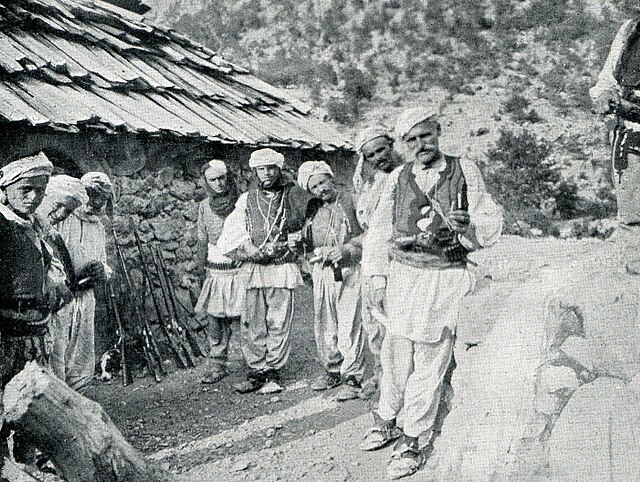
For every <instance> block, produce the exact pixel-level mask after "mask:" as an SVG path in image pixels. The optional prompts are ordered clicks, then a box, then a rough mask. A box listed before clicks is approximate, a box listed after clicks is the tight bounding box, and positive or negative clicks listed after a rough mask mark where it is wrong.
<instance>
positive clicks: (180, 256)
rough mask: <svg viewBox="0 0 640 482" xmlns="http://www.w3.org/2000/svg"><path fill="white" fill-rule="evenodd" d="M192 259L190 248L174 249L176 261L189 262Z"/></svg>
mask: <svg viewBox="0 0 640 482" xmlns="http://www.w3.org/2000/svg"><path fill="white" fill-rule="evenodd" d="M192 258H193V251H191V248H188V247H186V246H185V247H182V248H178V249H176V259H177V260H178V261H189V260H190V259H192Z"/></svg>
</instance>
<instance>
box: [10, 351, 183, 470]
mask: <svg viewBox="0 0 640 482" xmlns="http://www.w3.org/2000/svg"><path fill="white" fill-rule="evenodd" d="M3 402H4V408H5V413H4V423H6V424H8V425H9V426H10V427H12V428H14V429H15V430H20V431H22V432H23V433H25V434H27V435H28V436H29V438H30V440H31V441H33V443H34V445H36V447H38V448H39V449H40V450H41V451H42V452H43V453H44V454H45V455H46V456H48V457H49V458H50V459H51V461H52V462H53V463H54V465H55V466H56V468H57V469H58V471H59V473H60V475H61V476H62V477H64V479H65V480H68V481H69V482H75V481H78V482H80V481H82V482H87V481H97V482H103V481H104V482H106V481H109V482H119V481H131V480H135V481H139V482H147V481H148V482H160V481H170V480H174V479H173V477H172V476H171V475H170V474H169V473H167V472H165V471H163V470H161V469H160V468H157V467H154V466H153V465H151V464H150V463H149V462H148V461H147V460H146V459H145V458H144V457H143V456H142V455H141V454H139V453H138V452H137V451H136V450H135V449H134V448H133V447H132V446H131V445H129V443H128V442H127V441H126V440H125V438H124V437H123V435H122V434H121V433H120V431H119V430H118V429H117V428H116V426H115V425H114V424H113V422H112V421H111V419H110V418H109V416H108V415H107V414H106V412H105V411H104V410H103V409H102V407H101V406H100V405H99V404H98V403H96V402H94V401H92V400H89V399H88V398H86V397H83V396H82V395H80V394H79V393H77V392H75V391H73V390H72V389H71V388H69V387H68V386H67V385H66V384H65V383H64V382H62V381H61V380H59V379H58V378H56V377H55V376H53V375H52V374H50V373H49V372H47V371H45V370H44V369H43V368H42V367H40V366H39V365H37V364H36V363H33V362H32V363H28V364H27V366H26V367H25V368H24V370H22V371H21V372H20V373H19V374H18V375H16V376H15V377H14V378H13V379H12V380H11V381H10V382H9V383H8V384H7V386H6V388H5V392H4V397H3Z"/></svg>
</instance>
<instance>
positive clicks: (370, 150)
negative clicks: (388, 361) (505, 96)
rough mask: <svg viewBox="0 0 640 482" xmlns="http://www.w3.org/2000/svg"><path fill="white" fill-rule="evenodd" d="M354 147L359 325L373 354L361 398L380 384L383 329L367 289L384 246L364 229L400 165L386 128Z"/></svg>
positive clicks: (366, 134) (373, 130)
mask: <svg viewBox="0 0 640 482" xmlns="http://www.w3.org/2000/svg"><path fill="white" fill-rule="evenodd" d="M356 148H357V149H358V152H359V153H360V157H359V159H358V163H357V164H356V169H355V172H354V175H353V186H354V188H355V190H356V199H357V202H356V215H357V217H358V222H359V223H360V226H362V228H363V229H364V230H365V233H364V234H362V235H361V236H360V238H361V245H362V262H361V267H360V272H361V283H362V287H361V290H362V326H363V327H364V330H365V332H366V333H367V341H368V345H369V351H370V352H371V354H372V355H373V376H372V377H371V378H369V379H368V380H367V381H366V382H365V383H364V384H363V386H362V391H361V392H360V397H361V398H370V397H372V396H374V394H375V393H376V392H377V390H378V384H379V382H380V374H381V368H380V349H381V347H382V340H383V339H384V326H383V325H382V323H380V321H379V320H380V318H381V315H382V314H381V313H376V312H374V311H372V310H373V309H374V307H373V302H372V296H373V288H372V286H371V272H370V268H371V258H372V256H374V254H373V252H374V251H375V250H376V249H383V250H385V252H386V245H384V246H377V245H375V244H374V243H371V242H369V240H368V236H367V233H366V230H367V229H368V227H369V222H370V220H371V216H372V214H373V212H374V211H375V209H376V208H377V207H378V202H379V201H380V192H381V190H382V186H383V184H384V182H385V180H386V179H387V177H388V176H389V174H390V173H391V172H392V171H393V170H394V169H395V168H396V167H397V166H399V165H400V164H401V163H402V159H401V158H400V156H399V155H398V154H397V153H396V152H395V150H394V149H393V138H392V137H391V135H390V134H389V129H387V128H386V127H384V126H381V125H376V126H372V127H368V128H366V129H364V130H363V131H362V132H361V133H360V134H359V135H358V137H357V139H356Z"/></svg>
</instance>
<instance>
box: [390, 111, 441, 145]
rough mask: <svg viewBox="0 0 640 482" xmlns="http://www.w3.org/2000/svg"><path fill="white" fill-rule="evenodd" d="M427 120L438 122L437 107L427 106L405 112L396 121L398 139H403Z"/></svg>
mask: <svg viewBox="0 0 640 482" xmlns="http://www.w3.org/2000/svg"><path fill="white" fill-rule="evenodd" d="M427 120H432V121H436V122H437V121H438V109H437V108H436V107H434V106H431V105H427V106H423V107H415V108H413V109H407V110H405V111H404V112H403V113H402V114H400V115H399V116H398V120H397V121H396V137H397V138H398V139H402V138H403V137H404V136H406V135H407V133H408V132H409V131H410V130H411V129H413V128H414V127H415V126H416V125H418V124H420V123H421V122H424V121H427Z"/></svg>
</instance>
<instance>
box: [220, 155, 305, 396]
mask: <svg viewBox="0 0 640 482" xmlns="http://www.w3.org/2000/svg"><path fill="white" fill-rule="evenodd" d="M249 166H250V167H251V169H252V170H253V172H254V175H255V178H256V180H257V186H256V187H253V188H251V189H249V191H247V192H246V193H244V194H242V195H241V196H240V197H239V198H238V202H237V203H236V206H235V209H234V211H233V212H232V213H231V214H230V215H229V217H228V218H227V219H226V220H225V223H224V227H223V229H222V235H221V236H220V239H219V240H218V249H219V250H220V252H222V253H223V254H225V255H227V256H229V257H231V258H233V259H238V260H241V261H243V262H244V265H243V270H244V271H245V273H246V276H247V281H246V282H247V285H246V288H247V289H246V295H245V296H246V297H245V308H244V313H243V317H242V322H241V334H242V351H243V355H244V359H245V362H246V364H247V366H248V367H249V373H248V375H247V380H246V381H245V382H243V383H240V384H237V385H236V386H235V388H236V390H237V391H238V392H240V393H247V392H252V391H255V390H260V389H261V391H262V392H271V391H279V390H281V389H282V388H281V387H280V385H279V381H280V375H279V370H280V369H281V368H282V367H283V366H284V365H285V364H286V362H287V360H288V358H289V352H290V349H291V342H290V334H291V321H292V318H293V306H294V289H295V288H296V287H297V286H300V285H302V276H301V275H300V270H299V268H298V266H297V265H296V263H295V260H296V256H295V254H294V252H293V251H292V250H291V244H292V243H293V242H294V238H295V233H296V232H297V231H299V230H300V228H301V227H302V223H303V221H304V209H305V206H304V205H303V203H301V202H299V200H298V202H296V198H295V189H298V188H297V187H294V184H293V183H292V182H291V181H289V180H287V179H285V177H284V176H283V173H282V168H283V166H284V156H283V155H282V154H280V153H279V152H276V151H274V150H273V149H259V150H257V151H254V152H253V153H252V154H251V157H250V159H249Z"/></svg>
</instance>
